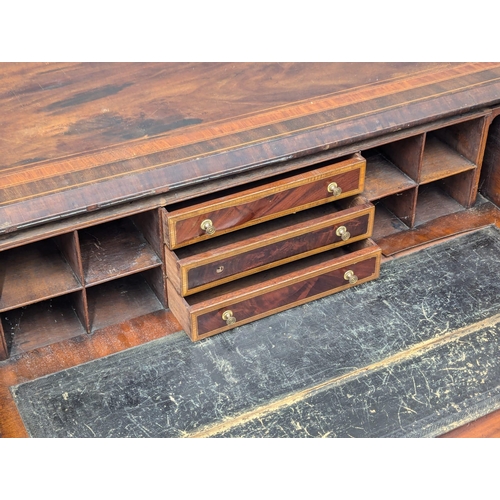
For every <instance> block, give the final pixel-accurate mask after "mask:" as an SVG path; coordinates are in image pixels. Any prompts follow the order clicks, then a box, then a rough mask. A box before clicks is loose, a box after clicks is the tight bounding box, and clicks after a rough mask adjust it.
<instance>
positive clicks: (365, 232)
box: [165, 202, 375, 296]
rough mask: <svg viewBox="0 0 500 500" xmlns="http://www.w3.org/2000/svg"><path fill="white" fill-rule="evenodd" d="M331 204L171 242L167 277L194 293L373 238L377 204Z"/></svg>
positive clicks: (179, 288) (187, 292)
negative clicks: (182, 243) (197, 239)
mask: <svg viewBox="0 0 500 500" xmlns="http://www.w3.org/2000/svg"><path fill="white" fill-rule="evenodd" d="M339 205H340V202H339V203H328V204H326V205H321V206H319V207H315V208H311V209H309V210H304V211H302V212H299V213H297V214H293V215H288V216H285V217H280V218H279V219H274V220H272V221H268V222H264V223H263V224H259V225H256V226H253V227H249V228H246V229H243V230H241V231H236V232H234V233H230V234H226V235H224V236H221V237H220V238H215V239H213V240H209V241H204V242H201V243H197V244H195V245H190V246H187V247H184V248H180V249H178V250H170V249H168V248H167V247H166V246H165V263H166V270H167V276H168V278H169V279H170V281H171V284H172V286H173V287H174V288H175V289H176V291H177V293H179V294H180V295H182V296H187V295H191V294H193V293H197V292H200V291H202V290H205V289H208V288H212V287H215V286H218V285H221V284H223V283H227V282H229V281H232V280H235V279H238V278H242V277H244V276H247V275H250V274H254V273H256V272H260V271H264V270H266V269H270V268H273V267H276V266H279V265H282V264H286V263H288V262H292V261H294V260H298V259H301V258H304V257H308V256H310V255H314V254H317V253H320V252H323V251H326V250H330V249H332V248H336V247H339V246H342V245H346V244H348V243H353V242H355V241H359V240H361V239H364V238H367V237H369V236H371V233H372V229H373V219H374V211H375V207H374V206H373V205H372V204H371V203H370V202H365V203H362V204H359V205H356V206H354V207H351V208H347V209H342V207H341V206H339Z"/></svg>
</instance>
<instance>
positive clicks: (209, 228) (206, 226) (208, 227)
mask: <svg viewBox="0 0 500 500" xmlns="http://www.w3.org/2000/svg"><path fill="white" fill-rule="evenodd" d="M200 227H201V228H202V229H203V231H205V233H207V234H214V233H215V227H214V225H213V224H212V221H211V220H210V219H205V220H204V221H203V222H202V223H201V225H200Z"/></svg>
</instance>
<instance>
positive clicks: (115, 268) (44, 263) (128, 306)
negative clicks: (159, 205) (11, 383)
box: [0, 210, 166, 354]
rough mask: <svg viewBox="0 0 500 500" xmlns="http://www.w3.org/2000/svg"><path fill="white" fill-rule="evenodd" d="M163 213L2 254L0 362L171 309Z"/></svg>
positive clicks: (133, 218)
mask: <svg viewBox="0 0 500 500" xmlns="http://www.w3.org/2000/svg"><path fill="white" fill-rule="evenodd" d="M160 227H161V226H160V223H159V216H158V214H157V210H151V211H148V212H146V213H141V214H137V215H136V216H134V217H125V218H122V219H117V220H114V221H110V222H106V223H102V224H96V225H94V226H93V227H87V228H83V229H79V230H77V231H70V232H68V233H63V234H60V235H57V236H54V237H51V238H47V239H44V240H41V241H37V242H34V243H29V244H27V245H24V246H19V247H15V248H11V249H8V250H5V251H3V252H0V285H1V289H0V354H1V353H2V351H3V352H4V353H5V352H7V351H9V352H10V354H18V353H21V352H24V351H26V350H31V349H34V348H36V347H41V346H44V345H47V344H48V343H50V339H52V340H51V341H60V340H64V339H66V338H71V337H74V336H77V335H81V334H83V333H85V332H86V333H91V332H94V331H96V330H98V329H99V328H103V327H104V326H108V325H110V324H114V323H119V322H122V321H125V320H127V319H130V318H132V317H136V316H140V315H142V314H147V313H149V312H154V311H156V310H158V309H160V308H162V307H165V305H166V291H165V288H166V287H165V283H164V271H163V262H162V259H161V258H160V257H159V255H160V254H161V253H160V250H159V249H160V248H161V246H160V245H159V243H158V241H159V238H160V235H159V234H158V233H159V230H160Z"/></svg>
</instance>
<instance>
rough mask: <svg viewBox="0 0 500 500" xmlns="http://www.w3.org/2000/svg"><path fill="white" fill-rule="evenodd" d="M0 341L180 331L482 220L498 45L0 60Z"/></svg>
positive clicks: (222, 320) (21, 346) (498, 194)
mask: <svg viewBox="0 0 500 500" xmlns="http://www.w3.org/2000/svg"><path fill="white" fill-rule="evenodd" d="M0 69H1V72H0V110H1V113H0V123H1V125H2V127H1V129H2V134H1V137H0V144H1V146H0V150H1V155H0V188H1V189H0V291H1V293H0V317H1V323H0V359H4V360H5V359H7V358H9V357H10V356H15V355H18V354H21V353H24V352H29V351H31V350H33V349H36V348H39V347H41V346H46V345H50V344H53V343H57V342H59V341H62V340H64V339H69V338H73V337H78V336H85V335H89V334H92V333H94V332H96V331H98V330H100V329H102V328H105V327H108V326H109V325H113V324H120V323H123V322H125V321H128V320H130V319H132V318H136V317H139V316H141V317H143V318H144V323H143V324H144V328H147V318H148V315H149V314H152V313H154V312H156V311H158V310H161V309H171V311H172V312H173V313H174V315H175V317H176V318H177V319H178V321H179V322H180V324H181V325H182V327H183V329H184V330H185V331H186V332H187V334H189V335H190V337H191V339H192V340H193V341H196V340H198V339H201V338H204V337H208V336H211V335H214V334H217V333H219V332H222V331H225V330H227V329H229V328H233V327H234V326H239V325H242V324H244V323H246V322H249V321H254V320H256V319H259V318H261V317H263V316H265V315H269V314H273V313H275V312H278V311H281V310H283V309H287V308H290V307H293V306H295V305H299V304H303V303H305V302H307V301H310V300H314V299H316V298H319V297H323V296H325V295H328V294H330V293H335V292H341V291H342V290H344V289H345V288H347V287H351V286H359V285H361V284H362V283H363V282H365V281H368V280H371V279H376V278H377V275H378V270H379V266H380V262H381V259H384V258H388V257H391V256H394V255H397V254H398V253H399V252H402V251H406V250H408V249H412V248H417V247H418V246H420V245H425V244H429V243H433V242H436V241H439V240H441V239H443V238H445V237H448V236H451V235H453V234H458V233H462V232H466V231H469V230H471V229H475V228H478V227H481V226H482V225H486V224H490V223H491V222H492V220H497V219H496V218H497V213H498V209H497V205H499V204H500V121H499V120H498V119H497V116H498V114H499V113H500V64H496V63H495V64H493V63H463V64H462V63H461V64H458V63H453V64H450V63H432V64H427V63H412V64H409V63H397V64H396V63H392V64H385V63H384V64H360V63H358V64H354V63H353V64H345V63H336V64H330V63H328V64H326V63H318V64H316V63H314V64H313V63H307V64H292V63H286V64H278V63H268V64H257V63H234V64H215V63H214V64H205V63H204V64H190V63H185V64H179V63H170V64H144V63H136V64H129V63H127V64H81V63H67V64H66V63H65V64H55V63H48V64H42V63H35V64H24V63H23V64H2V65H0Z"/></svg>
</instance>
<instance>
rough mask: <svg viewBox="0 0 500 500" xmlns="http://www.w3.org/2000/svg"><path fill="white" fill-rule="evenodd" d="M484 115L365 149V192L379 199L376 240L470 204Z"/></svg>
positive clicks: (476, 180) (477, 171)
mask: <svg viewBox="0 0 500 500" xmlns="http://www.w3.org/2000/svg"><path fill="white" fill-rule="evenodd" d="M485 129H486V120H485V118H484V117H481V118H474V119H471V120H463V121H461V122H458V123H452V124H450V125H449V126H444V127H441V128H438V129H434V130H429V131H427V132H424V133H421V134H417V135H415V136H411V137H408V138H405V139H401V140H398V141H394V142H392V143H387V144H383V145H381V146H379V147H378V148H376V149H371V150H368V151H366V152H362V154H363V155H364V156H365V158H366V160H367V165H366V181H365V192H364V195H365V196H366V197H367V198H368V199H369V200H370V201H373V202H376V211H375V224H374V233H373V239H374V240H375V241H377V240H380V239H381V238H384V237H385V236H388V235H390V234H394V233H397V232H400V231H406V230H411V229H413V228H416V227H418V226H419V225H421V224H423V223H425V222H429V221H430V220H433V219H435V218H437V217H440V216H442V215H447V214H452V213H455V212H458V211H460V210H465V209H467V208H470V207H471V206H472V205H473V204H474V201H475V199H476V196H477V193H478V183H479V174H480V166H481V159H482V148H483V147H484V141H483V137H484V133H485Z"/></svg>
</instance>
